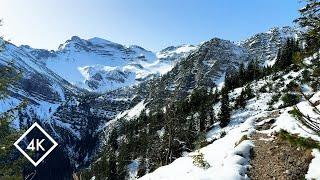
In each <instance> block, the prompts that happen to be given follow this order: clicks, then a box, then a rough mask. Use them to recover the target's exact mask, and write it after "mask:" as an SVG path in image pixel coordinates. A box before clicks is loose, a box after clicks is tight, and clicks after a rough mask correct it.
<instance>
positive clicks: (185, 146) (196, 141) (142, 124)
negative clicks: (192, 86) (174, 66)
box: [79, 89, 218, 179]
mask: <svg viewBox="0 0 320 180" xmlns="http://www.w3.org/2000/svg"><path fill="white" fill-rule="evenodd" d="M217 101H218V95H217V94H216V93H213V92H212V91H207V90H204V89H199V90H194V92H193V93H192V94H191V95H190V97H189V99H186V100H183V101H177V102H175V103H170V104H168V105H166V106H165V111H163V110H162V109H159V110H157V111H152V112H149V113H148V114H147V113H145V112H142V113H141V114H140V116H139V117H138V118H136V119H132V120H130V121H128V120H126V119H120V120H118V122H119V123H118V124H117V128H115V130H114V131H112V132H110V135H109V140H108V143H107V144H108V145H107V146H106V147H105V148H104V149H105V150H104V152H103V154H104V155H103V158H101V159H100V160H99V161H97V163H94V165H92V167H91V169H88V170H85V171H83V172H80V173H79V174H82V175H83V176H85V177H90V176H91V177H92V176H94V175H95V176H96V177H97V178H98V179H104V178H106V177H108V179H125V178H126V177H127V166H128V165H129V164H130V163H131V162H132V160H137V159H140V165H139V168H138V169H139V170H138V175H139V176H142V175H144V174H145V173H148V172H151V171H153V170H155V169H156V168H158V167H160V166H164V165H167V164H169V163H171V162H172V161H174V160H175V159H176V158H178V157H181V155H182V153H183V152H190V151H193V150H195V149H197V148H200V147H203V146H205V145H207V141H206V138H205V132H206V131H207V130H208V129H209V128H210V127H211V126H212V124H213V123H214V122H215V121H216V119H215V115H214V112H213V109H212V107H211V105H212V104H213V103H214V102H217ZM146 159H147V162H146V161H145V160H146ZM99 170H104V172H105V173H102V174H101V173H100V171H99Z"/></svg>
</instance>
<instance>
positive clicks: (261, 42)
mask: <svg viewBox="0 0 320 180" xmlns="http://www.w3.org/2000/svg"><path fill="white" fill-rule="evenodd" d="M299 37H301V32H300V31H299V30H298V29H296V28H292V27H289V26H285V27H282V28H279V27H275V28H271V29H270V30H269V31H267V32H263V33H258V34H256V35H254V36H252V37H250V38H249V39H246V40H244V41H241V42H239V43H238V45H240V46H242V47H244V48H246V49H247V50H248V51H249V52H250V54H252V55H254V57H255V58H256V59H257V60H259V62H260V63H261V64H263V65H265V66H268V65H273V63H274V61H275V58H276V55H277V52H278V50H279V48H280V47H281V45H282V44H283V43H284V42H285V41H286V40H287V38H296V39H298V38H299Z"/></svg>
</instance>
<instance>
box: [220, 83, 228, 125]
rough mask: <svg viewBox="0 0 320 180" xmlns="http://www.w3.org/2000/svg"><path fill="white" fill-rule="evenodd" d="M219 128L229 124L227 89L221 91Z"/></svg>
mask: <svg viewBox="0 0 320 180" xmlns="http://www.w3.org/2000/svg"><path fill="white" fill-rule="evenodd" d="M219 120H220V126H221V127H226V126H227V125H228V124H229V122H230V105H229V95H228V89H227V88H226V87H223V88H222V90H221V109H220V114H219Z"/></svg>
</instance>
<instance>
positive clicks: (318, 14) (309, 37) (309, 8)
mask: <svg viewBox="0 0 320 180" xmlns="http://www.w3.org/2000/svg"><path fill="white" fill-rule="evenodd" d="M304 1H305V2H306V3H307V5H306V6H305V7H304V8H302V9H300V10H299V11H300V14H301V17H299V18H298V19H296V20H295V22H297V23H298V24H299V25H300V26H301V27H303V28H306V32H305V33H304V34H303V39H304V40H305V42H306V47H305V50H306V51H307V52H308V53H311V54H312V53H314V52H317V51H318V50H319V47H320V33H319V32H320V2H319V0H304Z"/></svg>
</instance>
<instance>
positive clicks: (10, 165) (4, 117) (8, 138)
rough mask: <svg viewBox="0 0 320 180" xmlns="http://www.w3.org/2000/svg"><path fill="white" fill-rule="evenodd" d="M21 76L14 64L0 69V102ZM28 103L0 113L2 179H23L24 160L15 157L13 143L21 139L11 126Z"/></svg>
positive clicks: (2, 42) (3, 43)
mask: <svg viewBox="0 0 320 180" xmlns="http://www.w3.org/2000/svg"><path fill="white" fill-rule="evenodd" d="M0 40H1V47H0V53H1V50H3V49H4V46H5V41H4V40H3V39H2V38H0ZM20 77H21V74H20V73H19V72H17V71H16V70H15V69H14V68H13V63H11V64H8V65H7V66H2V67H0V100H5V99H6V98H7V96H8V94H9V92H8V87H9V86H10V85H12V84H14V83H15V82H16V81H17V80H18V79H19V78H20ZM25 104H26V102H25V101H23V102H22V103H21V104H19V105H18V106H16V107H12V108H11V109H9V110H7V111H6V112H3V113H0V142H1V143H0V179H15V178H22V177H21V175H22V167H23V164H24V163H25V160H24V159H21V158H17V157H16V156H14V154H15V153H17V152H16V151H15V148H14V147H13V143H14V142H15V141H16V140H17V139H18V138H19V133H18V132H17V130H15V129H13V128H12V127H11V126H10V122H11V120H12V119H13V118H14V116H13V114H14V112H16V111H18V110H21V108H23V107H24V106H25Z"/></svg>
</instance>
